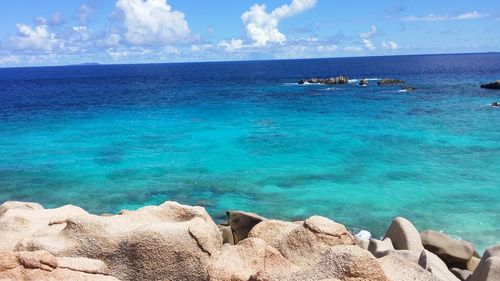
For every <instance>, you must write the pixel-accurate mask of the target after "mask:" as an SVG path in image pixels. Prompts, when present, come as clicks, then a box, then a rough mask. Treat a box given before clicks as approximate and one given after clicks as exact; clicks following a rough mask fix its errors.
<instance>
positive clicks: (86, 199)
mask: <svg viewBox="0 0 500 281" xmlns="http://www.w3.org/2000/svg"><path fill="white" fill-rule="evenodd" d="M337 75H347V76H349V78H350V79H351V83H349V84H346V85H314V84H309V85H298V84H297V83H296V82H297V81H298V80H299V79H301V78H310V77H331V76H337ZM384 77H391V78H398V79H403V80H405V81H406V83H407V86H411V87H414V88H415V89H416V90H414V91H407V92H406V91H401V90H402V87H400V86H390V87H380V86H377V81H376V79H380V78H384ZM361 78H371V80H370V81H369V82H370V83H369V86H368V87H360V86H358V80H359V79H361ZM356 79H358V80H356ZM498 79H500V54H468V55H426V56H394V57H365V58H335V59H313V60H283V61H246V62H214V63H182V64H143V65H85V66H84V65H82V66H61V67H36V68H10V69H7V68H5V69H0V202H2V201H5V200H22V201H36V202H40V203H42V204H43V205H44V206H46V207H56V206H60V205H63V204H75V205H79V206H81V207H83V208H85V209H87V210H88V211H90V212H94V213H115V212H118V211H120V210H121V209H135V208H139V207H141V206H144V205H150V204H160V203H162V202H164V201H166V200H175V201H179V202H181V203H185V204H194V205H202V206H204V207H206V208H207V209H208V211H209V212H210V214H211V215H212V216H213V217H214V218H215V219H216V220H217V221H222V220H223V219H224V217H225V211H226V210H228V209H238V210H246V211H252V212H256V213H259V214H261V215H263V216H266V217H270V218H278V219H287V220H299V219H304V218H307V217H308V216H311V215H313V214H318V215H323V216H327V217H329V218H331V219H333V220H335V221H337V222H340V223H343V224H345V225H346V226H348V227H349V228H350V229H351V230H352V231H355V232H356V231H358V230H360V229H366V230H369V231H370V232H371V233H372V234H373V235H374V236H375V237H380V236H382V235H383V234H384V231H385V229H386V228H387V226H388V225H389V223H390V221H391V219H392V218H393V217H395V216H404V217H407V218H408V219H410V220H411V221H413V222H414V223H415V225H416V226H417V228H419V229H420V230H425V229H429V228H431V229H436V230H439V231H443V232H445V233H447V234H450V235H452V236H454V237H457V238H461V239H466V240H470V241H472V242H474V243H475V244H476V246H477V248H478V249H479V250H480V251H481V252H482V250H484V248H485V247H486V246H488V245H492V244H498V243H500V108H493V107H491V106H490V104H491V102H492V101H495V100H497V101H500V91H494V90H486V89H481V88H480V87H479V85H480V84H481V83H486V82H491V81H494V80H498Z"/></svg>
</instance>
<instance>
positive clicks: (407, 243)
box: [385, 217, 424, 251]
mask: <svg viewBox="0 0 500 281" xmlns="http://www.w3.org/2000/svg"><path fill="white" fill-rule="evenodd" d="M385 237H386V238H391V240H392V244H393V245H394V248H395V249H396V250H411V251H422V250H423V249H424V246H423V245H422V241H421V240H420V233H418V230H417V229H416V228H415V226H413V224H412V223H411V222H410V221H409V220H407V219H405V218H402V217H397V218H395V219H394V220H393V221H392V223H391V225H390V226H389V228H388V229H387V231H386V233H385Z"/></svg>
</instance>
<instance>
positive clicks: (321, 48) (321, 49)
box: [317, 44, 339, 53]
mask: <svg viewBox="0 0 500 281" xmlns="http://www.w3.org/2000/svg"><path fill="white" fill-rule="evenodd" d="M317 49H318V52H326V53H333V52H335V51H337V50H338V49H339V46H337V45H334V44H333V45H320V46H318V47H317Z"/></svg>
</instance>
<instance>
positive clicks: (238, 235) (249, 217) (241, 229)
mask: <svg viewBox="0 0 500 281" xmlns="http://www.w3.org/2000/svg"><path fill="white" fill-rule="evenodd" d="M226 214H227V221H228V224H229V226H230V227H231V230H232V231H233V237H234V244H238V242H240V241H241V240H243V239H245V238H247V237H248V233H249V232H250V230H252V228H253V227H254V226H255V225H256V224H258V223H259V222H262V221H264V220H266V218H264V217H261V216H259V215H257V214H253V213H247V212H241V211H227V212H226Z"/></svg>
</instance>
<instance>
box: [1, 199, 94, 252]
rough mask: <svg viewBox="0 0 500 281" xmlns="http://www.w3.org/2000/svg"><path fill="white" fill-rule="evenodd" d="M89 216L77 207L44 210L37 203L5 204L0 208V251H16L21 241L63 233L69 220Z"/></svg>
mask: <svg viewBox="0 0 500 281" xmlns="http://www.w3.org/2000/svg"><path fill="white" fill-rule="evenodd" d="M82 215H89V213H87V212H86V211H84V210H83V209H81V208H79V207H76V206H71V205H67V206H63V207H60V208H55V209H43V207H42V206H40V205H39V204H36V203H23V202H5V203H3V204H2V205H1V206H0V238H1V239H0V250H14V248H15V247H16V244H17V243H18V241H19V240H21V239H23V238H28V237H31V236H44V235H50V234H51V233H58V232H59V231H61V230H62V229H63V228H64V226H65V224H63V223H60V222H64V221H66V220H67V219H71V218H75V217H78V216H82Z"/></svg>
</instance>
